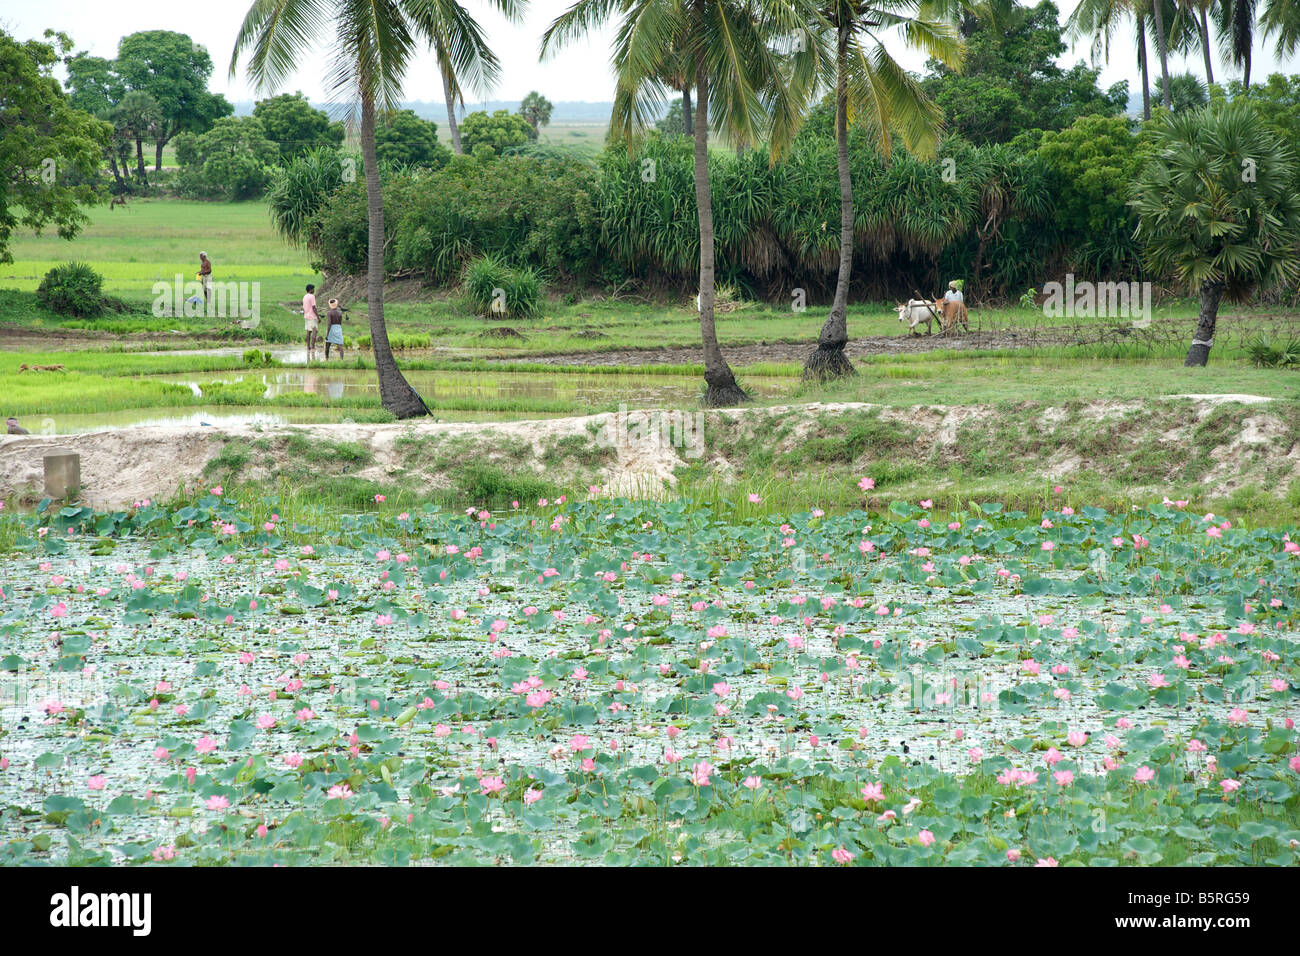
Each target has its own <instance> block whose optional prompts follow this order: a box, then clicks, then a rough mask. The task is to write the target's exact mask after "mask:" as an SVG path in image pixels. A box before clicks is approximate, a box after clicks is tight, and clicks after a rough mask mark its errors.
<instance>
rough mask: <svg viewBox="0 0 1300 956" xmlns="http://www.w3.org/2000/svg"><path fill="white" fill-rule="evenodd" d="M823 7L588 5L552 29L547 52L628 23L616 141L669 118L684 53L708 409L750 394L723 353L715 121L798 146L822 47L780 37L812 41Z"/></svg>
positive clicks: (743, 135) (735, 133) (583, 2)
mask: <svg viewBox="0 0 1300 956" xmlns="http://www.w3.org/2000/svg"><path fill="white" fill-rule="evenodd" d="M815 15H816V14H815V10H813V9H812V8H811V7H806V6H804V5H803V3H801V2H800V0H578V2H577V3H575V4H573V6H571V7H569V9H568V10H566V11H565V12H564V13H563V14H561V15H560V17H558V18H557V19H556V20H555V22H554V23H552V24H551V25H550V27H548V28H547V30H546V33H545V34H544V35H543V37H542V47H541V54H542V56H543V57H546V56H548V55H549V54H550V53H551V52H552V51H553V50H554V49H556V48H558V47H560V46H562V45H563V44H565V43H568V42H570V41H572V40H574V39H575V38H577V37H579V36H581V35H583V34H584V33H587V32H589V31H591V30H593V29H596V28H597V27H599V26H601V25H602V24H603V23H605V22H607V21H609V20H611V19H614V18H619V19H620V20H621V22H620V24H619V28H618V31H617V33H616V35H615V39H614V49H613V54H612V57H611V59H612V61H613V65H614V72H615V76H616V77H617V80H616V86H615V91H614V108H613V111H612V114H611V116H610V139H611V141H614V140H631V139H632V138H633V137H634V136H635V135H636V134H637V133H638V132H639V131H640V130H643V129H645V128H646V127H647V126H650V125H653V123H654V121H655V120H656V119H658V117H660V116H662V115H663V111H664V104H665V103H666V102H667V91H668V86H667V84H666V83H665V82H664V80H663V77H664V76H665V75H667V74H668V73H669V72H670V71H671V69H672V64H671V63H670V57H671V56H672V55H673V54H674V53H675V54H677V55H679V56H680V57H681V58H682V59H683V61H684V65H685V75H687V76H690V77H692V78H693V79H692V84H691V85H692V86H693V88H694V89H695V94H696V100H695V133H694V139H695V159H694V166H695V176H694V178H695V208H696V216H697V219H698V224H699V241H700V250H699V273H700V282H699V292H700V337H701V338H702V339H703V343H704V381H705V385H706V389H705V392H704V403H705V404H706V405H709V406H712V407H720V406H729V405H736V404H738V403H740V402H743V401H747V400H748V398H749V396H748V395H746V394H745V392H744V390H743V389H741V388H740V386H739V385H738V384H737V383H736V377H735V375H734V374H733V373H732V371H731V366H730V365H728V364H727V360H726V359H725V358H724V357H723V355H722V349H721V348H720V347H719V345H718V336H717V329H716V327H715V325H714V313H713V306H714V279H715V276H714V234H713V198H712V194H711V192H710V186H709V122H710V120H709V116H710V111H712V112H713V116H714V122H715V124H716V125H717V126H718V127H719V128H720V129H722V130H725V131H726V133H727V135H728V137H729V138H730V140H731V141H732V142H733V143H737V144H740V145H752V144H754V143H756V142H758V140H759V139H760V138H761V136H762V135H764V134H770V136H771V142H772V145H773V148H774V149H780V148H782V147H783V146H784V145H785V144H788V143H789V142H790V140H791V139H792V138H793V136H794V132H795V130H796V129H797V127H798V124H799V120H800V116H801V112H802V111H801V105H802V101H803V97H804V96H806V93H807V91H808V90H810V89H811V88H812V87H813V85H814V83H815V80H816V74H817V71H818V69H819V68H820V65H819V64H818V63H817V62H816V53H817V45H816V44H815V43H812V42H808V43H805V44H801V45H802V46H803V52H802V54H801V55H799V56H796V57H787V56H785V55H783V54H781V53H780V52H778V51H777V50H776V49H775V48H774V46H773V44H771V43H770V42H769V40H771V39H772V38H774V37H776V36H778V35H779V34H785V35H786V36H794V35H799V36H803V37H806V38H807V39H808V40H809V41H811V39H812V36H811V33H810V31H809V28H808V23H809V22H811V21H810V17H815Z"/></svg>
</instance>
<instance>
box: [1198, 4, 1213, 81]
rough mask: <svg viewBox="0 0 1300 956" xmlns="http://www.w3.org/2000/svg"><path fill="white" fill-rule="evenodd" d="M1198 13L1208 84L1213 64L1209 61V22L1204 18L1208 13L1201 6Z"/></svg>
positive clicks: (1211, 76)
mask: <svg viewBox="0 0 1300 956" xmlns="http://www.w3.org/2000/svg"><path fill="white" fill-rule="evenodd" d="M1200 14H1201V15H1200V22H1199V23H1198V24H1197V28H1198V30H1199V32H1200V35H1201V53H1203V54H1204V55H1205V84H1206V85H1207V86H1209V85H1210V84H1212V83H1213V82H1214V66H1213V64H1212V63H1211V62H1210V23H1209V21H1208V20H1207V19H1206V18H1207V17H1208V14H1207V13H1206V8H1205V7H1202V8H1201V10H1200Z"/></svg>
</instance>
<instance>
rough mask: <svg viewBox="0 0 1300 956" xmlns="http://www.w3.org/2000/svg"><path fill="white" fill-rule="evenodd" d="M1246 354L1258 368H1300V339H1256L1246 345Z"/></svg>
mask: <svg viewBox="0 0 1300 956" xmlns="http://www.w3.org/2000/svg"><path fill="white" fill-rule="evenodd" d="M1246 354H1247V355H1249V356H1250V362H1251V364H1252V365H1254V366H1255V367H1256V368H1300V339H1288V340H1286V341H1281V340H1279V341H1276V342H1268V341H1265V340H1264V339H1256V340H1255V341H1253V342H1251V343H1249V344H1248V345H1247V346H1246Z"/></svg>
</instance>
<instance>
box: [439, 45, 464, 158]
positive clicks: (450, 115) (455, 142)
mask: <svg viewBox="0 0 1300 956" xmlns="http://www.w3.org/2000/svg"><path fill="white" fill-rule="evenodd" d="M438 72H439V73H440V74H442V96H443V99H445V100H446V101H447V129H448V130H449V131H450V132H451V148H452V152H454V153H455V154H456V155H457V156H463V155H464V153H465V150H464V149H462V148H461V145H460V127H459V126H457V125H456V103H455V97H453V96H452V95H451V83H450V82H448V80H447V74H446V73H444V72H443V70H442V68H441V65H439V68H438Z"/></svg>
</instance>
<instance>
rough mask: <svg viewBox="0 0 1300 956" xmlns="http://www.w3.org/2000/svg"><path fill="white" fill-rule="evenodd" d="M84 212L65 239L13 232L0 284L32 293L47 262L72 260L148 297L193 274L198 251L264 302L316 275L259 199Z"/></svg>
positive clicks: (132, 294) (118, 292)
mask: <svg viewBox="0 0 1300 956" xmlns="http://www.w3.org/2000/svg"><path fill="white" fill-rule="evenodd" d="M89 213H90V221H89V222H88V223H87V224H86V226H85V227H84V228H83V229H82V231H81V233H80V235H78V236H77V238H76V239H75V240H73V241H72V242H67V241H65V240H63V239H60V238H59V237H58V235H57V234H56V233H54V232H52V231H47V232H45V233H44V234H42V235H40V236H35V235H32V234H31V233H30V232H25V233H24V232H18V233H15V236H14V239H13V241H12V243H11V246H10V252H11V253H12V255H13V257H14V261H13V262H11V263H7V264H4V265H0V289H17V290H23V291H33V290H35V289H36V287H37V285H38V284H39V283H40V281H41V277H42V276H43V275H44V274H45V273H46V272H47V271H48V270H49V269H50V268H51V267H53V266H55V265H58V264H59V263H61V262H68V261H70V260H74V259H75V260H79V261H82V262H88V263H90V264H91V265H92V266H94V267H95V269H96V270H98V271H99V273H100V274H101V275H103V276H104V291H105V292H107V293H109V294H110V295H114V296H117V297H119V298H122V299H125V300H127V301H128V302H148V301H150V300H152V298H153V291H152V290H153V284H154V283H155V282H160V281H161V282H172V281H174V279H175V276H176V275H178V274H179V275H180V276H182V277H183V278H184V280H185V281H191V280H193V278H194V274H195V273H196V272H198V268H199V252H200V251H205V252H207V254H208V257H209V258H210V259H211V260H212V269H213V280H214V281H219V282H260V283H262V301H263V303H267V302H278V301H281V300H286V301H287V300H290V299H292V298H296V297H301V295H302V287H303V286H304V285H305V284H306V283H308V282H312V281H317V282H319V281H320V276H319V275H316V274H313V273H312V271H311V269H310V267H309V266H308V264H307V256H306V254H305V253H304V252H303V251H302V250H300V249H296V248H294V247H293V246H290V245H289V244H287V243H286V242H284V241H283V240H282V239H280V238H279V237H278V236H277V235H276V234H275V233H274V232H273V231H272V229H271V224H270V220H269V219H268V217H267V210H266V205H265V204H264V203H261V202H246V203H218V202H211V203H209V202H187V201H183V200H176V199H133V200H131V201H130V202H129V204H128V205H127V206H126V207H125V208H119V209H113V210H110V209H109V208H108V207H107V206H97V207H93V208H91V209H90V210H89Z"/></svg>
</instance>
